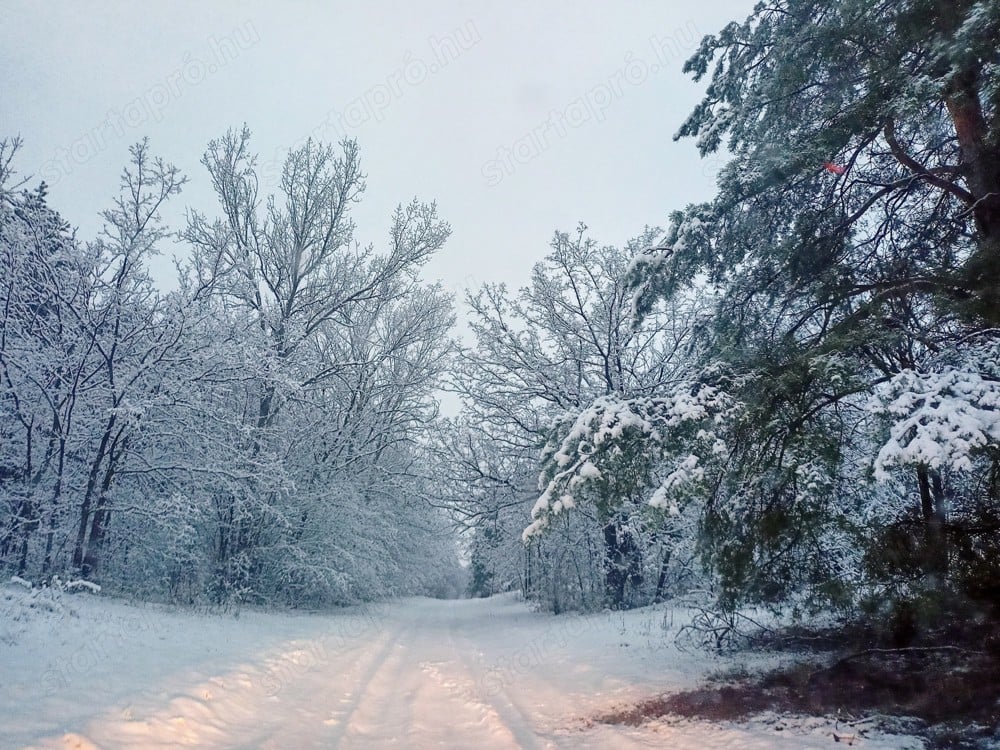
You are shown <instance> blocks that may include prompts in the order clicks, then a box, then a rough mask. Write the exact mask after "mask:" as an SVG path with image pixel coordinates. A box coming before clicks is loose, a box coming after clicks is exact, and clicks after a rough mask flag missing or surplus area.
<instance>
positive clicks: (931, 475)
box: [917, 467, 948, 585]
mask: <svg viewBox="0 0 1000 750" xmlns="http://www.w3.org/2000/svg"><path fill="white" fill-rule="evenodd" d="M917 484H918V486H919V488H920V514H921V517H922V519H923V522H924V550H923V555H922V557H923V566H924V572H925V574H926V575H928V576H930V577H931V578H933V579H935V582H936V583H937V584H939V585H940V584H941V583H943V582H944V579H945V577H946V576H947V575H948V540H947V537H946V536H945V533H944V525H945V520H946V515H945V514H946V509H945V494H944V487H943V484H942V481H941V474H940V472H938V471H937V470H936V469H927V468H925V467H920V468H919V469H917Z"/></svg>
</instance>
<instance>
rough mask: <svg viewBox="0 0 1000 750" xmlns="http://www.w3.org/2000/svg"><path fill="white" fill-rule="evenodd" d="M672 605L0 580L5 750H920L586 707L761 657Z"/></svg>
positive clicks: (677, 685) (818, 730)
mask: <svg viewBox="0 0 1000 750" xmlns="http://www.w3.org/2000/svg"><path fill="white" fill-rule="evenodd" d="M680 617H681V614H680V611H675V610H670V609H664V608H647V609H644V610H639V611H634V612H628V613H624V614H622V613H603V614H597V615H590V616H578V615H564V616H559V617H553V616H551V615H546V614H540V613H535V612H533V611H531V610H530V608H529V607H528V606H526V605H525V604H524V603H523V602H520V601H518V600H517V598H515V597H513V596H502V597H495V598H492V599H485V600H484V599H477V600H462V601H439V600H432V599H421V598H415V599H405V600H400V601H394V602H389V603H385V604H379V605H374V606H370V607H359V608H355V609H352V610H345V611H344V612H341V613H333V614H300V615H296V614H272V613H261V612H243V613H242V614H240V616H239V617H234V616H233V615H208V614H198V613H194V612H190V611H185V610H176V609H168V608H161V607H154V606H136V605H130V604H126V603H123V602H117V601H114V600H110V599H105V598H102V597H99V596H90V595H85V594H76V595H72V596H71V595H53V596H49V595H45V594H39V593H37V591H36V592H35V593H33V594H32V593H29V592H26V591H24V590H23V589H18V588H17V587H14V586H8V587H6V588H3V589H0V747H2V748H4V749H6V748H25V747H30V748H60V749H65V748H79V749H84V750H90V749H92V748H109V749H110V748H177V747H196V748H281V749H286V748H287V749H288V750H298V749H300V748H393V747H398V748H473V749H475V750H489V749H491V748H602V749H605V748H606V749H610V750H615V749H617V748H681V749H683V748H698V749H699V750H701V749H704V748H708V749H711V748H737V749H740V748H789V749H791V748H796V749H799V748H839V747H843V746H844V745H837V744H834V738H833V732H834V731H835V730H838V731H839V732H840V733H841V734H858V735H859V737H858V741H857V742H856V743H855V745H856V746H859V747H862V748H865V749H868V748H919V747H922V743H921V742H920V741H918V740H917V739H914V738H912V737H902V736H891V735H886V734H881V733H879V731H878V730H877V724H876V722H874V721H868V722H861V723H855V724H853V725H846V724H844V723H840V724H839V726H838V724H837V723H836V722H835V720H834V719H832V718H808V717H797V718H796V717H777V716H772V717H770V719H768V718H763V719H757V720H755V721H754V722H751V723H748V724H719V723H711V722H698V721H690V720H679V719H677V720H659V721H654V722H650V723H648V724H646V725H643V726H641V727H628V726H610V725H606V724H600V723H595V722H594V721H593V717H594V716H595V715H597V714H600V713H601V712H605V711H608V710H611V709H614V708H616V707H620V706H623V705H627V704H629V703H631V702H634V701H636V700H639V699H642V698H647V697H651V696H655V695H657V694H660V693H664V692H670V691H675V690H678V689H682V688H685V687H690V686H693V685H695V684H698V683H699V682H700V681H701V680H702V679H703V678H704V677H705V676H706V674H708V673H710V672H712V671H718V670H720V669H726V668H732V667H733V666H735V665H745V666H747V667H748V668H750V669H754V668H757V667H762V666H765V665H766V664H768V663H769V662H768V659H773V657H765V656H760V657H756V656H747V655H743V656H740V657H737V659H738V661H733V660H732V659H720V658H712V657H708V656H706V655H703V654H688V653H685V652H681V651H678V650H677V649H676V647H675V646H674V645H673V632H672V631H673V629H674V627H676V624H674V623H673V619H674V618H676V619H677V621H678V622H679V621H680Z"/></svg>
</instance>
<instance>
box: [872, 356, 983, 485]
mask: <svg viewBox="0 0 1000 750" xmlns="http://www.w3.org/2000/svg"><path fill="white" fill-rule="evenodd" d="M873 407H874V410H875V411H876V412H877V413H881V414H885V415H887V416H888V417H889V418H890V419H891V420H892V422H891V424H890V427H889V439H888V440H887V441H886V442H885V444H884V445H883V446H882V448H881V449H880V450H879V452H878V456H877V457H876V459H875V476H876V478H877V479H878V480H879V481H886V480H887V479H888V478H889V471H890V470H891V469H893V468H897V467H904V466H925V467H928V468H931V469H944V468H950V469H953V470H955V471H970V470H972V468H973V463H972V459H973V458H974V457H975V455H976V454H981V453H983V452H986V451H988V450H991V449H992V450H997V448H998V447H1000V343H997V342H990V343H987V344H981V345H978V346H975V347H971V348H970V349H968V350H967V351H966V352H965V353H963V355H961V361H960V363H959V364H958V365H955V366H951V367H948V368H947V369H943V370H942V371H940V372H928V373H922V372H916V371H914V370H905V371H903V372H901V373H899V374H898V375H896V376H895V377H893V378H892V380H890V381H889V382H888V383H886V384H885V385H884V386H882V387H881V388H880V389H879V390H878V391H877V393H876V395H875V399H874V404H873Z"/></svg>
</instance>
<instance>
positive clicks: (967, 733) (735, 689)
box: [598, 634, 1000, 748]
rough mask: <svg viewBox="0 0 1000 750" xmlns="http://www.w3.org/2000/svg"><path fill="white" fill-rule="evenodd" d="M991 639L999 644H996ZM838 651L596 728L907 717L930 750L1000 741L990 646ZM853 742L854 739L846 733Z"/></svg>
mask: <svg viewBox="0 0 1000 750" xmlns="http://www.w3.org/2000/svg"><path fill="white" fill-rule="evenodd" d="M995 637H996V636H995V634H994V638H995ZM977 645H978V648H976V646H975V645H973V644H969V645H967V646H954V645H924V646H909V647H903V648H868V649H863V650H859V651H854V652H851V653H844V652H840V653H838V654H837V655H836V656H834V657H832V658H829V657H828V658H827V659H824V660H823V661H822V662H816V661H810V662H804V663H799V664H796V665H794V666H792V667H788V668H784V669H779V670H775V671H772V672H768V673H766V674H763V675H757V676H752V677H749V676H741V677H740V678H738V679H733V677H732V676H730V678H729V679H728V680H726V681H725V682H724V683H723V682H722V681H721V680H722V678H720V681H718V682H717V683H715V684H708V685H705V686H703V687H701V688H698V689H696V690H690V691H687V692H682V693H675V694H671V695H663V696H659V697H656V698H652V699H650V700H647V701H644V702H642V703H639V704H638V705H634V706H630V707H627V708H624V709H622V710H619V711H615V712H612V713H610V714H608V715H605V716H601V717H598V721H600V722H604V723H611V724H631V725H639V724H642V723H644V722H646V721H648V720H651V719H657V718H660V717H666V716H679V717H686V718H697V719H709V720H715V721H744V720H748V719H751V718H752V717H754V716H758V715H760V714H765V713H779V714H799V715H812V716H834V717H839V718H841V719H845V720H846V719H859V718H862V717H866V716H872V715H873V714H876V715H883V716H887V717H907V718H908V719H910V721H909V722H907V723H908V724H909V726H908V727H907V729H908V730H910V731H912V730H913V728H914V726H913V723H912V719H913V718H916V719H918V720H919V722H918V725H917V728H918V729H920V733H921V734H922V735H923V736H924V737H926V738H927V740H928V742H929V745H930V747H933V748H966V747H981V746H982V743H983V742H984V741H986V740H987V738H992V739H994V740H996V739H998V738H1000V658H998V655H997V654H996V653H994V652H993V649H992V648H989V646H991V645H992V643H990V642H985V643H984V642H983V641H980V642H979V644H977ZM845 734H847V736H848V737H849V736H850V735H849V733H845Z"/></svg>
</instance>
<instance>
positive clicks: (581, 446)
mask: <svg viewBox="0 0 1000 750" xmlns="http://www.w3.org/2000/svg"><path fill="white" fill-rule="evenodd" d="M734 409H735V402H734V401H733V399H732V398H731V397H730V396H729V395H728V394H727V393H725V392H724V391H722V390H721V389H719V388H718V387H716V386H713V385H708V384H705V383H686V384H684V385H683V386H681V387H678V388H677V389H676V390H675V392H674V393H673V394H671V395H669V396H664V397H659V398H654V397H639V398H633V399H621V398H618V397H615V396H602V397H600V398H598V399H596V400H595V401H594V402H593V403H592V404H591V406H590V407H588V408H587V409H584V410H583V411H582V412H580V414H579V415H578V416H577V417H576V418H575V420H573V421H572V423H571V424H570V426H569V429H568V431H566V433H565V435H563V437H562V438H561V439H559V438H558V437H554V438H553V439H552V440H550V442H549V444H548V445H547V446H546V447H545V449H544V451H543V454H542V464H543V467H544V468H543V471H542V474H541V476H540V477H539V490H540V491H541V493H542V494H541V496H540V497H539V498H538V500H537V501H536V502H535V505H534V507H533V508H532V511H531V517H532V519H533V521H532V523H531V524H530V525H529V526H528V527H527V528H526V529H525V530H524V533H523V536H522V538H523V539H524V541H525V542H527V541H530V540H531V538H532V537H534V536H536V535H539V534H541V533H542V532H543V531H545V529H546V528H548V526H549V524H550V523H551V521H552V519H553V518H555V517H557V516H559V515H560V514H561V513H563V512H564V511H566V510H569V509H571V508H574V507H577V506H579V505H581V504H583V503H586V502H588V501H589V502H591V503H593V504H594V506H595V507H596V509H597V511H598V514H599V515H600V516H602V517H605V518H606V517H607V516H608V515H610V512H611V510H612V508H611V507H609V506H610V504H611V503H614V502H619V501H621V500H622V499H624V498H626V497H628V496H630V495H633V496H634V495H636V494H641V495H643V496H645V495H646V494H647V493H649V490H650V489H652V492H651V493H650V494H649V496H648V497H647V498H646V502H647V504H648V505H650V506H651V507H654V508H657V509H661V510H666V511H668V512H669V513H670V514H671V515H676V514H678V513H679V512H680V509H679V507H678V501H679V499H680V498H681V497H682V496H683V493H684V492H685V491H687V490H690V488H691V486H692V485H694V484H695V483H697V482H699V481H701V480H702V479H703V478H704V475H705V464H706V463H707V462H709V461H711V460H713V459H715V458H718V457H720V456H724V455H725V454H726V453H727V450H726V445H725V443H724V442H723V440H722V439H721V438H720V437H719V436H718V435H717V430H718V429H719V428H720V427H721V426H722V425H724V424H725V423H726V422H727V421H728V420H729V418H730V417H731V416H732V414H733V411H734ZM566 424H569V421H568V420H567V422H566ZM558 432H560V430H558V429H557V431H556V433H557V435H558Z"/></svg>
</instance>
